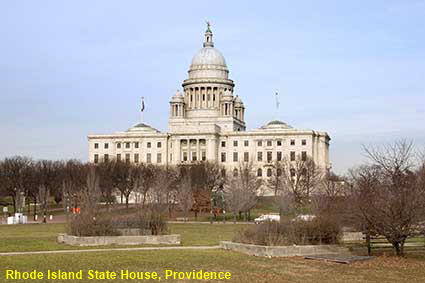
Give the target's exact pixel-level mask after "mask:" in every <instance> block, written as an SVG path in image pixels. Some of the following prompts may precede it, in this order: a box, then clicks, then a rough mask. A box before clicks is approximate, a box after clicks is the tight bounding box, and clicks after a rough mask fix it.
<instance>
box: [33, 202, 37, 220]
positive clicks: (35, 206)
mask: <svg viewBox="0 0 425 283" xmlns="http://www.w3.org/2000/svg"><path fill="white" fill-rule="evenodd" d="M36 215H37V197H34V221H35V216H36Z"/></svg>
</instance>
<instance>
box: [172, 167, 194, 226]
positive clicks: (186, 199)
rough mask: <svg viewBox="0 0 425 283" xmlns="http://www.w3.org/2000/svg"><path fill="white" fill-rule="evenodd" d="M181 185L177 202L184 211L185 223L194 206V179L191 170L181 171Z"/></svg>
mask: <svg viewBox="0 0 425 283" xmlns="http://www.w3.org/2000/svg"><path fill="white" fill-rule="evenodd" d="M179 179H180V184H179V186H178V189H177V194H176V197H177V202H178V205H179V206H180V208H181V209H182V210H183V215H184V221H185V222H186V220H187V218H188V217H189V211H190V209H191V208H192V206H193V202H194V199H193V191H192V189H193V188H192V177H191V174H190V169H186V170H181V171H180V178H179Z"/></svg>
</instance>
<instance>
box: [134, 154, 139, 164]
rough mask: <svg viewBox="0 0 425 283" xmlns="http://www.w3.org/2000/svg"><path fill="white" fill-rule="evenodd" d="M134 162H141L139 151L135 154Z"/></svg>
mask: <svg viewBox="0 0 425 283" xmlns="http://www.w3.org/2000/svg"><path fill="white" fill-rule="evenodd" d="M134 163H139V154H138V153H135V154H134Z"/></svg>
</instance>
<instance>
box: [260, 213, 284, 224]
mask: <svg viewBox="0 0 425 283" xmlns="http://www.w3.org/2000/svg"><path fill="white" fill-rule="evenodd" d="M266 221H275V222H279V221H280V215H279V214H263V215H261V216H260V217H257V218H255V219H254V222H255V224H260V223H262V222H266Z"/></svg>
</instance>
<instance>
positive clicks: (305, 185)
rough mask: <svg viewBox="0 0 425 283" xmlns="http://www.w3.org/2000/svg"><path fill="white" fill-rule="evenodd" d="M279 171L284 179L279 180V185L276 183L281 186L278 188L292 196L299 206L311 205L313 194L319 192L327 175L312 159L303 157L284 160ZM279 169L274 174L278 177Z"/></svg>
mask: <svg viewBox="0 0 425 283" xmlns="http://www.w3.org/2000/svg"><path fill="white" fill-rule="evenodd" d="M277 169H281V170H282V171H281V172H282V177H281V178H279V183H277V182H276V184H278V185H279V187H277V188H280V190H281V191H282V193H283V194H287V193H290V194H292V195H293V199H294V201H295V203H296V204H297V205H299V206H305V205H307V204H309V203H310V201H311V199H310V198H311V195H312V193H314V192H315V191H317V190H318V188H319V187H320V184H321V182H322V181H323V177H324V174H325V171H324V169H322V168H319V167H318V166H317V165H316V164H315V163H314V161H313V160H312V159H311V158H309V157H307V158H302V157H301V156H297V158H296V159H295V161H289V160H284V161H283V162H282V164H281V165H279V167H278V168H277ZM277 169H276V170H275V171H274V173H273V174H276V176H277V174H278V170H277ZM275 179H276V178H275Z"/></svg>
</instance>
